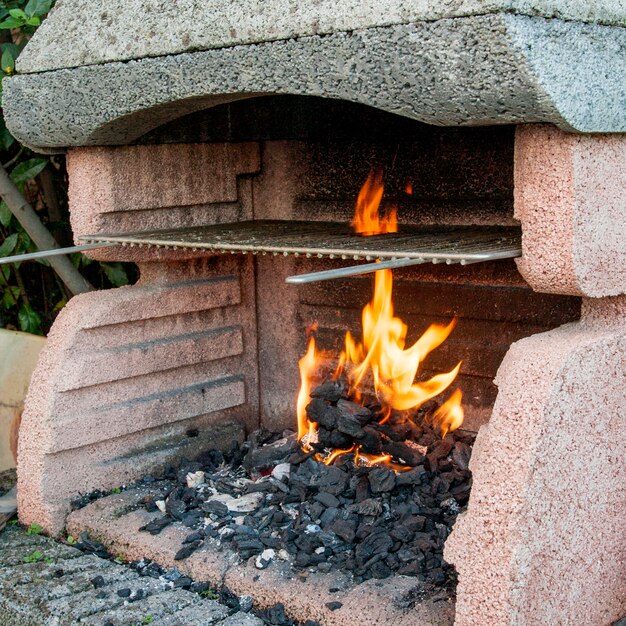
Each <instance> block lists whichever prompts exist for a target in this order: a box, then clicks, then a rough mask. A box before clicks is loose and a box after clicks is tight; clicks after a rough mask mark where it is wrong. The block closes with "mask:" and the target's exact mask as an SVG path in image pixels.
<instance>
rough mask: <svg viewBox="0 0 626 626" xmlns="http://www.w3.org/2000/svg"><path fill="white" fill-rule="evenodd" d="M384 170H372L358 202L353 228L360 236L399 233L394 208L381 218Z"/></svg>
mask: <svg viewBox="0 0 626 626" xmlns="http://www.w3.org/2000/svg"><path fill="white" fill-rule="evenodd" d="M383 191H384V185H383V172H382V169H377V170H372V171H371V172H370V175H369V176H368V177H367V180H366V181H365V183H364V185H363V187H361V191H360V192H359V197H358V198H357V201H356V209H355V212H354V219H353V220H352V224H351V225H352V228H353V229H354V232H356V233H359V234H360V235H380V234H383V233H397V232H398V218H397V215H396V209H394V208H392V209H389V210H388V211H387V213H386V214H385V215H384V216H383V217H380V215H379V208H380V202H381V200H382V198H383Z"/></svg>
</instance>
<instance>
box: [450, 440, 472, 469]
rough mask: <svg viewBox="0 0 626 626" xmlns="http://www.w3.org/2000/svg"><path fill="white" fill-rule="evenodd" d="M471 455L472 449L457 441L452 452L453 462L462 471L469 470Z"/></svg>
mask: <svg viewBox="0 0 626 626" xmlns="http://www.w3.org/2000/svg"><path fill="white" fill-rule="evenodd" d="M471 454H472V449H471V448H470V447H469V446H468V445H467V444H466V443H463V442H462V441H457V442H456V443H455V444H454V450H453V451H452V460H453V461H454V463H455V464H456V466H457V467H458V468H459V469H460V470H467V469H468V467H469V460H470V456H471Z"/></svg>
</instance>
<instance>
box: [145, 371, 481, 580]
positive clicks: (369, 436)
mask: <svg viewBox="0 0 626 626" xmlns="http://www.w3.org/2000/svg"><path fill="white" fill-rule="evenodd" d="M307 413H308V415H309V419H310V420H311V421H315V422H316V423H317V424H319V431H318V435H317V441H311V442H309V444H307V445H305V446H302V445H301V444H300V443H299V442H298V441H297V439H296V436H295V434H293V433H281V434H276V433H270V432H268V431H266V430H263V429H262V430H259V431H256V432H255V433H253V434H252V435H251V436H250V437H249V438H248V440H247V441H246V442H245V443H244V444H243V445H238V444H236V443H233V445H232V446H231V449H230V450H229V451H228V452H225V453H222V452H220V451H218V450H208V451H207V452H206V453H205V454H203V455H201V456H200V457H199V458H198V459H196V460H194V461H183V462H181V464H180V466H179V467H178V468H174V467H166V468H165V470H164V472H163V473H162V474H161V475H159V476H149V477H146V478H145V479H144V482H146V483H151V484H152V485H153V486H154V487H155V488H156V489H157V491H158V493H159V495H157V496H155V497H149V498H147V499H146V501H145V502H144V506H145V507H146V509H147V510H148V511H160V512H161V513H162V515H159V516H157V517H156V518H155V519H154V520H153V521H151V522H150V523H149V524H147V525H146V526H145V527H144V528H143V529H142V530H144V531H145V532H149V533H152V534H158V533H159V532H161V531H162V530H163V529H164V528H165V527H167V526H168V525H169V524H171V523H174V522H179V523H182V524H183V525H184V526H186V527H188V528H189V534H188V535H187V537H186V539H185V540H184V543H183V545H181V547H180V550H179V552H178V554H177V555H176V559H178V560H180V559H184V558H187V557H188V556H190V555H191V554H192V553H193V552H194V551H195V550H197V549H198V548H200V547H202V546H204V545H206V544H207V543H212V544H213V545H217V546H219V548H220V549H229V550H232V551H234V552H236V553H237V554H238V555H239V557H240V558H241V559H242V560H244V561H247V560H249V559H251V560H252V561H253V562H254V564H255V566H256V567H257V568H259V569H264V568H266V567H270V566H271V565H272V563H273V562H274V561H284V562H289V563H291V564H292V566H293V567H294V568H295V569H296V570H298V569H310V568H315V569H316V570H317V571H320V572H330V571H334V570H340V571H344V572H349V573H351V574H352V577H353V580H354V582H355V583H359V582H362V581H365V580H368V579H370V578H379V579H382V578H387V577H389V576H391V575H392V574H394V573H398V574H403V575H406V576H414V577H417V578H418V579H420V580H422V581H424V582H425V583H431V584H434V585H437V586H442V585H445V584H446V583H448V582H450V581H452V579H453V576H454V573H453V570H452V568H451V567H449V566H448V565H447V564H446V563H445V562H444V561H443V545H444V542H445V540H446V538H447V537H448V535H449V533H450V531H451V529H452V526H453V525H454V522H455V520H456V517H457V515H458V514H459V512H460V511H461V510H462V509H463V507H464V506H465V505H466V503H467V500H468V498H469V492H470V487H471V474H470V472H469V469H468V462H469V458H470V454H471V446H472V444H473V440H474V435H473V433H468V432H464V431H455V432H453V433H448V434H447V435H446V436H445V437H444V438H443V439H442V438H441V436H440V433H438V432H435V430H434V429H433V428H432V427H431V426H429V425H428V423H427V420H423V419H422V418H423V416H417V417H416V418H414V419H411V418H409V417H407V416H406V415H396V414H392V415H391V416H390V417H389V419H388V420H387V421H386V422H385V423H382V424H381V423H380V421H381V420H380V417H381V409H380V407H379V406H377V405H376V404H375V403H373V404H372V405H367V406H365V407H363V406H361V405H359V404H356V403H354V402H353V401H352V400H351V399H350V398H349V397H347V394H346V392H345V390H344V389H343V388H342V386H341V385H339V384H336V383H325V384H324V385H322V386H321V387H319V388H318V389H316V390H314V391H313V392H312V394H311V403H310V404H309V406H308V407H307ZM420 422H421V423H420ZM329 448H333V449H340V450H347V449H351V452H350V453H344V454H340V455H338V456H336V457H335V458H334V459H333V461H332V464H329V465H326V464H324V463H323V462H321V460H320V459H322V460H328V456H329ZM367 455H388V457H390V461H389V462H388V463H387V465H386V466H385V465H380V464H371V463H370V462H369V461H368V459H369V457H367Z"/></svg>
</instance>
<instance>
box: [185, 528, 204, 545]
mask: <svg viewBox="0 0 626 626" xmlns="http://www.w3.org/2000/svg"><path fill="white" fill-rule="evenodd" d="M203 539H204V533H203V532H202V531H200V530H197V531H196V532H195V533H191V534H190V535H187V536H186V537H185V538H184V539H183V544H185V543H195V542H196V541H202V540H203Z"/></svg>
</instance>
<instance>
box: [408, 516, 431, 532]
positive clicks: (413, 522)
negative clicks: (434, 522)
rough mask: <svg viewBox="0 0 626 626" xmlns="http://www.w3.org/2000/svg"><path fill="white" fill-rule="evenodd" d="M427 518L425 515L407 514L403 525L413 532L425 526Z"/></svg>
mask: <svg viewBox="0 0 626 626" xmlns="http://www.w3.org/2000/svg"><path fill="white" fill-rule="evenodd" d="M425 522H426V518H425V517H424V516H423V515H407V516H406V517H405V518H404V519H403V520H402V525H403V526H404V527H405V528H408V529H409V530H410V531H412V532H419V531H421V530H422V529H423V528H424V524H425Z"/></svg>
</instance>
